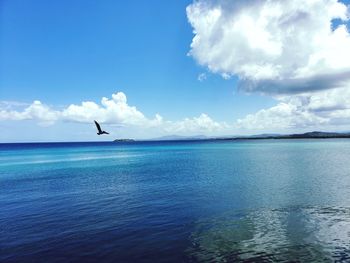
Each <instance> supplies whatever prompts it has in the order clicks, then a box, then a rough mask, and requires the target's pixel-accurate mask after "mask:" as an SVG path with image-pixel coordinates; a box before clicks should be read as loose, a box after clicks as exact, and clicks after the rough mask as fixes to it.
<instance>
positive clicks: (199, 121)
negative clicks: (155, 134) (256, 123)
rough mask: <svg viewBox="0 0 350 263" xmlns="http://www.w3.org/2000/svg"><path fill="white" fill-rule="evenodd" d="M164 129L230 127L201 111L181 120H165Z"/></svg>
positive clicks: (201, 129)
mask: <svg viewBox="0 0 350 263" xmlns="http://www.w3.org/2000/svg"><path fill="white" fill-rule="evenodd" d="M164 127H165V131H167V132H168V133H173V132H175V133H196V132H215V131H223V130H227V129H229V128H230V126H229V125H228V124H226V123H225V122H222V123H219V122H216V121H214V120H212V119H211V118H210V117H209V116H208V115H206V114H204V113H202V114H201V115H200V116H199V117H194V118H185V119H183V120H181V121H175V122H167V123H166V124H165V126H164Z"/></svg>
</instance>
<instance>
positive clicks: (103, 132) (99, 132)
mask: <svg viewBox="0 0 350 263" xmlns="http://www.w3.org/2000/svg"><path fill="white" fill-rule="evenodd" d="M94 122H95V125H96V128H97V130H98V133H97V135H102V134H109V133H108V132H106V131H102V129H101V126H100V124H99V123H98V122H97V121H94Z"/></svg>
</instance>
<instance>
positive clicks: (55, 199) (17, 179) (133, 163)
mask: <svg viewBox="0 0 350 263" xmlns="http://www.w3.org/2000/svg"><path fill="white" fill-rule="evenodd" d="M0 189H1V191H0V208H1V211H0V262H62V261H64V262H78V261H80V262H96V261H100V262H101V261H103V262H276V261H278V262H290V261H294V262H295V261H297V262H334V261H338V262H350V140H346V139H344V140H342V139H333V140H332V139H329V140H326V139H325V140H254V141H231V142H229V141H227V142H194V141H192V142H144V143H142V142H139V143H124V144H116V143H53V144H0Z"/></svg>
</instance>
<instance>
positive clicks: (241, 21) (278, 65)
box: [187, 0, 350, 94]
mask: <svg viewBox="0 0 350 263" xmlns="http://www.w3.org/2000/svg"><path fill="white" fill-rule="evenodd" d="M187 16H188V19H189V22H190V23H191V25H192V27H193V29H194V34H195V36H194V38H193V40H192V43H191V50H190V55H192V56H193V57H194V58H195V59H196V60H197V61H198V62H199V63H200V64H201V65H204V66H207V67H208V68H209V70H211V71H212V72H214V73H218V74H220V75H222V76H225V77H226V78H227V77H228V76H232V75H237V76H238V77H239V78H240V79H241V80H242V82H241V85H240V87H241V88H243V89H245V90H247V91H262V92H264V93H279V94H281V93H282V94H283V93H300V92H305V91H309V90H319V89H331V88H334V87H338V86H339V81H341V82H344V81H347V82H349V80H350V52H349V46H350V35H349V32H348V30H347V28H346V25H345V24H341V25H339V26H338V27H336V28H332V20H333V19H340V20H342V21H343V23H345V22H346V21H348V19H349V17H348V14H347V7H346V6H345V5H344V4H343V3H341V2H339V1H336V0H314V1H303V0H295V1H285V0H274V1H267V0H237V1H227V0H215V1H209V0H198V1H195V2H194V3H193V4H191V5H189V6H188V7H187ZM339 75H341V77H340V78H339ZM319 80H321V81H319ZM323 80H326V86H325V84H324V83H323ZM281 82H283V84H284V85H280V84H281Z"/></svg>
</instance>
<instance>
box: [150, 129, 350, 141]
mask: <svg viewBox="0 0 350 263" xmlns="http://www.w3.org/2000/svg"><path fill="white" fill-rule="evenodd" d="M327 138H350V132H321V131H313V132H306V133H299V134H257V135H247V136H243V135H237V136H223V137H207V136H204V135H196V136H179V135H168V136H163V137H158V138H154V139H151V140H148V141H182V140H183V141H189V140H259V139H265V140H266V139H327Z"/></svg>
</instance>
